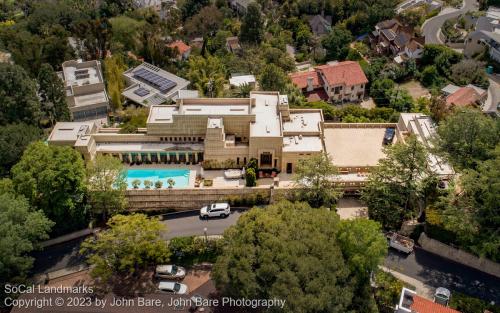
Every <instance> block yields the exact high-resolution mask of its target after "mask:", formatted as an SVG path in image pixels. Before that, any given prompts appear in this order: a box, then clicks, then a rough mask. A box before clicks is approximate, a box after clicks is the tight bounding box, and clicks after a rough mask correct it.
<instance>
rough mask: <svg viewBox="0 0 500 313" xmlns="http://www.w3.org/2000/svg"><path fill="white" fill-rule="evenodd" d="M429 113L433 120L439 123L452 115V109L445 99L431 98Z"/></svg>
mask: <svg viewBox="0 0 500 313" xmlns="http://www.w3.org/2000/svg"><path fill="white" fill-rule="evenodd" d="M429 111H430V113H431V117H432V119H433V120H434V121H436V122H437V123H439V122H441V121H442V120H444V119H445V118H446V116H447V115H448V114H450V113H451V110H450V107H449V106H448V104H447V103H446V101H445V99H444V98H443V97H440V96H431V99H430V103H429Z"/></svg>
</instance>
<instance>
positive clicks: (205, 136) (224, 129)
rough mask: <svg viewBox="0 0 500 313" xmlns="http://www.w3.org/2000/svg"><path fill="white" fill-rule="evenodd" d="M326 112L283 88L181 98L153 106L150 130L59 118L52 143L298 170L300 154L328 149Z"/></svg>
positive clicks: (140, 156) (144, 157) (164, 159)
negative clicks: (299, 104) (305, 105)
mask: <svg viewBox="0 0 500 313" xmlns="http://www.w3.org/2000/svg"><path fill="white" fill-rule="evenodd" d="M323 122H324V121H323V115H322V112H321V110H318V109H290V107H289V104H288V98H287V96H285V95H280V94H279V93H277V92H252V93H251V95H250V98H245V99H243V98H241V99H232V98H199V99H180V100H179V101H177V103H176V104H175V105H154V106H151V107H150V108H149V116H148V119H147V124H146V125H147V126H146V128H147V131H145V132H141V133H138V134H120V133H119V129H116V128H115V129H110V128H107V129H96V128H95V127H92V125H87V124H83V123H57V124H56V126H55V128H54V130H53V131H52V133H51V134H50V136H49V138H48V143H49V144H54V145H69V146H73V147H75V148H76V149H77V150H78V151H80V152H81V153H82V154H83V156H84V157H85V159H86V160H92V159H94V158H95V156H96V155H98V154H101V155H102V154H105V155H111V156H114V157H116V158H119V159H120V160H122V161H123V162H125V163H130V162H134V163H140V162H145V161H149V162H153V163H157V162H158V163H160V162H161V163H172V162H173V163H190V164H198V163H200V162H202V161H207V162H212V163H216V162H219V164H223V163H224V162H226V161H228V160H231V161H234V163H235V164H236V165H238V166H240V167H243V166H245V165H246V164H247V162H248V161H249V160H250V159H251V158H255V159H257V160H258V167H259V169H273V168H276V169H279V170H280V171H282V172H286V173H293V172H294V171H295V169H296V166H297V165H298V162H299V160H302V159H304V158H305V157H307V156H311V155H316V154H319V153H322V151H323V150H324V147H323V141H322V136H323V129H322V127H321V125H322V123H323Z"/></svg>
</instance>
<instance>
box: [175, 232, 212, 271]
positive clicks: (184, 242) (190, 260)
mask: <svg viewBox="0 0 500 313" xmlns="http://www.w3.org/2000/svg"><path fill="white" fill-rule="evenodd" d="M168 247H169V249H170V251H171V253H172V258H171V259H172V261H173V262H175V263H180V264H183V265H193V264H197V263H201V262H210V263H213V262H215V259H216V258H217V256H218V255H219V253H220V249H221V247H220V240H219V239H213V238H210V239H208V240H205V238H203V237H195V236H189V237H176V238H172V240H170V242H169V244H168Z"/></svg>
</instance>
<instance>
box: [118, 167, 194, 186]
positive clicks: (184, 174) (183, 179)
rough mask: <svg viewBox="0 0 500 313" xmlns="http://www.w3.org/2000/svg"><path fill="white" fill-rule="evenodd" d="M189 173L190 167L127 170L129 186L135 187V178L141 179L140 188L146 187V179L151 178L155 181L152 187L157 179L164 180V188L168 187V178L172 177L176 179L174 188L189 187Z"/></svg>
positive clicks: (150, 179)
mask: <svg viewBox="0 0 500 313" xmlns="http://www.w3.org/2000/svg"><path fill="white" fill-rule="evenodd" d="M189 173H190V170H188V169H158V168H149V169H129V170H127V175H126V181H127V187H128V188H129V189H133V188H134V186H133V184H132V182H133V181H134V180H140V181H141V184H140V185H139V188H144V181H145V180H149V181H151V182H153V186H151V189H154V188H155V186H154V184H155V183H156V182H157V181H161V182H163V186H162V188H168V182H167V181H168V180H169V179H170V178H172V179H173V180H174V181H175V185H174V186H173V188H182V187H187V186H188V184H189Z"/></svg>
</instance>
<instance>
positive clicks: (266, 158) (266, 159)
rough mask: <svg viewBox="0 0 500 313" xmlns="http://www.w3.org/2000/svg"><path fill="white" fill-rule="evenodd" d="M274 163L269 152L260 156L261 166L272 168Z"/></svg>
mask: <svg viewBox="0 0 500 313" xmlns="http://www.w3.org/2000/svg"><path fill="white" fill-rule="evenodd" d="M272 161H273V155H272V154H271V153H269V152H264V153H262V154H261V155H260V165H261V166H266V165H268V166H270V165H271V164H272Z"/></svg>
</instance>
